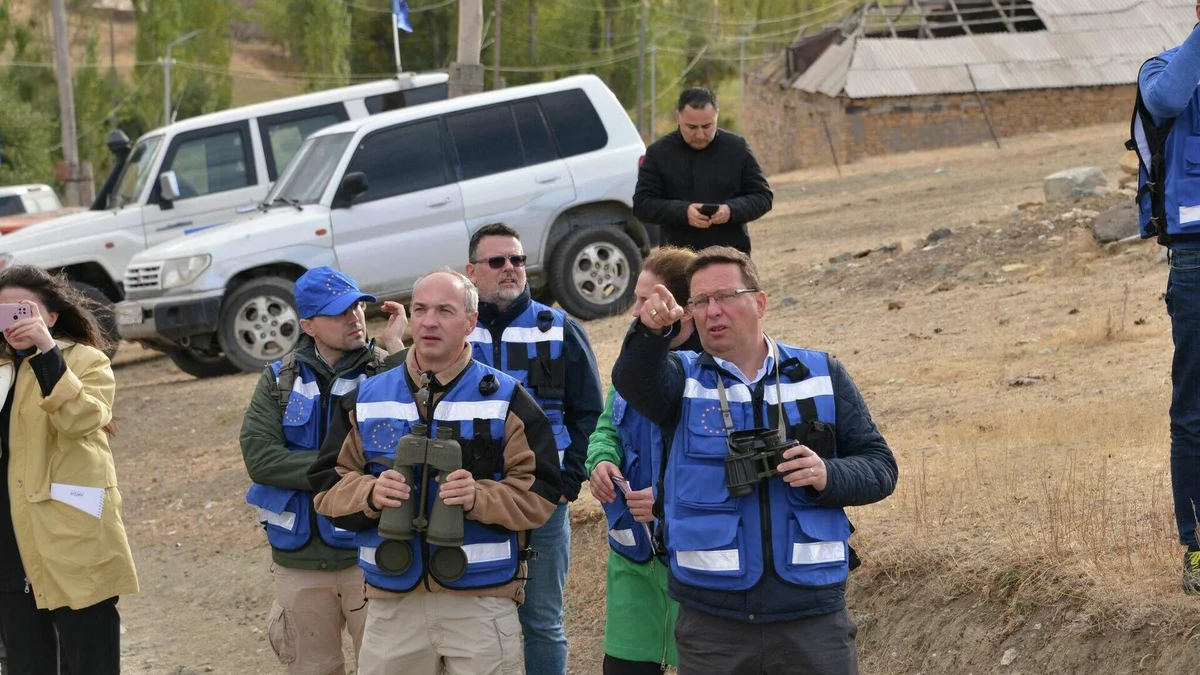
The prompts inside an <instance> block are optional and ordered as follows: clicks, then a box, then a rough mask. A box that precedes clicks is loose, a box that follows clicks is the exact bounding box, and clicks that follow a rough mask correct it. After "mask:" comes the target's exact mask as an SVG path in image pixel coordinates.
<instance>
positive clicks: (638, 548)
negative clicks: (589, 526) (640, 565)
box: [603, 500, 650, 562]
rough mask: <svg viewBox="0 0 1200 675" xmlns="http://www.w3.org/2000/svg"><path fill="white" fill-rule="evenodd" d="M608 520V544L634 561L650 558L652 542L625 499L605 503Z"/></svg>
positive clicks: (605, 513) (644, 560) (643, 560)
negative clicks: (648, 539)
mask: <svg viewBox="0 0 1200 675" xmlns="http://www.w3.org/2000/svg"><path fill="white" fill-rule="evenodd" d="M603 507H604V515H605V518H606V519H607V520H608V545H609V547H610V548H612V550H614V551H616V552H617V553H619V554H621V555H623V556H625V557H626V558H629V559H630V560H632V561H634V562H646V561H647V560H649V559H650V542H648V541H645V539H646V534H645V531H644V529H643V528H642V524H641V523H639V522H637V521H636V520H634V519H633V514H632V513H631V512H630V511H629V507H628V506H626V505H625V502H624V500H621V501H617V502H614V503H612V504H603Z"/></svg>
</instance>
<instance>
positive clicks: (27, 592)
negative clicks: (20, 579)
mask: <svg viewBox="0 0 1200 675" xmlns="http://www.w3.org/2000/svg"><path fill="white" fill-rule="evenodd" d="M25 594H26V595H28V594H29V577H25Z"/></svg>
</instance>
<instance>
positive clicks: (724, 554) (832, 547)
mask: <svg viewBox="0 0 1200 675" xmlns="http://www.w3.org/2000/svg"><path fill="white" fill-rule="evenodd" d="M778 349H779V354H778V357H777V359H776V369H775V373H768V374H767V375H765V376H764V377H763V378H762V380H760V381H759V383H758V384H757V385H755V387H754V388H753V389H752V388H751V387H748V386H746V385H745V384H742V383H741V381H740V380H738V379H737V378H734V377H732V376H730V375H727V374H724V373H723V372H722V371H720V370H719V369H718V368H717V366H716V363H715V361H713V359H712V357H711V356H708V355H704V354H700V355H698V354H695V353H692V352H687V353H679V359H680V362H681V363H682V365H683V368H684V371H685V373H686V378H687V379H686V385H685V389H684V397H683V401H682V407H681V410H680V421H679V424H678V426H677V428H676V431H675V435H674V439H673V442H672V445H671V451H670V455H669V457H668V459H667V468H666V475H665V483H664V488H663V489H664V513H665V516H666V534H665V539H666V545H667V549H668V551H669V553H670V557H671V563H670V564H671V575H672V577H673V578H674V579H675V581H677V582H679V583H682V584H685V585H687V586H692V587H696V588H700V589H712V590H716V591H745V590H748V589H750V588H751V587H753V586H755V585H756V584H758V583H759V581H760V580H761V579H762V578H763V576H764V575H774V576H775V577H777V578H779V579H781V580H783V581H784V582H786V584H789V585H792V586H800V587H807V588H814V587H822V586H832V585H836V584H840V583H842V582H844V581H845V580H846V575H847V574H848V572H849V543H848V540H849V538H850V521H849V520H848V519H847V518H846V514H845V513H844V512H843V511H842V509H840V508H826V507H821V506H817V505H815V504H813V503H812V501H810V499H809V498H808V495H807V494H806V492H805V490H806V489H805V488H792V487H790V486H788V485H787V483H785V482H784V481H783V479H782V478H779V477H772V478H770V479H767V480H766V481H759V482H758V483H757V484H756V487H755V489H754V491H753V492H751V493H750V494H749V495H746V496H743V497H739V498H734V497H732V496H731V495H730V493H729V490H728V489H727V488H726V486H725V471H724V462H725V458H726V456H728V454H729V449H728V446H727V445H726V438H727V434H726V431H725V426H724V423H723V419H722V415H721V410H720V401H719V395H718V389H717V378H718V377H720V378H723V379H722V381H723V383H724V385H725V390H726V395H727V398H728V400H729V406H730V412H731V414H732V418H733V426H734V429H735V430H744V429H751V428H754V427H770V428H777V427H778V424H777V419H778V417H777V412H776V410H777V408H776V405H775V404H776V403H777V402H778V400H779V398H780V397H779V396H778V395H777V394H776V391H777V390H776V377H778V378H780V379H779V391H780V392H781V394H782V400H783V413H784V415H785V417H786V420H785V427H786V429H787V436H788V438H789V439H796V438H797V437H802V436H805V435H806V434H809V433H811V431H810V430H811V429H812V428H824V429H826V430H827V431H828V432H829V434H832V433H833V432H832V430H831V428H832V425H835V424H836V421H837V420H836V419H835V417H836V415H835V410H836V406H835V402H834V397H833V385H832V381H831V379H830V377H829V361H828V358H827V356H826V355H825V354H824V353H822V352H815V351H808V350H804V349H799V348H796V347H790V346H787V345H782V344H780V345H778ZM814 422H815V426H814ZM822 423H823V424H822ZM825 425H829V426H825ZM829 438H830V439H831V440H830V443H829V447H826V448H823V449H822V450H819V451H818V453H819V454H821V453H825V454H827V455H829V456H833V455H834V454H835V453H836V450H835V449H834V448H833V447H832V445H833V444H832V435H830V436H829ZM806 444H808V445H809V446H810V447H812V445H813V443H812V442H811V441H806ZM813 449H814V450H817V448H813ZM764 516H766V518H765V519H764Z"/></svg>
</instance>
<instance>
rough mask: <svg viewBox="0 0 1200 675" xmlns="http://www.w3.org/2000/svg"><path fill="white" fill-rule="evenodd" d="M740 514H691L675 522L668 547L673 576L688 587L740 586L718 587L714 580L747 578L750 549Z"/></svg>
mask: <svg viewBox="0 0 1200 675" xmlns="http://www.w3.org/2000/svg"><path fill="white" fill-rule="evenodd" d="M741 524H742V518H741V516H740V515H738V514H737V513H704V514H691V515H688V516H686V517H683V518H677V519H675V520H673V521H671V524H670V530H669V534H668V546H669V548H670V549H671V553H672V556H671V560H672V567H673V572H674V573H675V575H676V576H677V577H678V578H679V580H680V581H683V582H684V583H688V584H692V585H696V586H701V587H709V588H711V587H714V586H719V587H722V588H734V587H735V586H736V582H733V581H724V582H719V583H718V584H714V580H713V579H712V578H711V577H727V578H730V579H735V578H740V577H743V576H745V574H746V545H745V541H744V539H745V538H744V537H743V536H742V534H741Z"/></svg>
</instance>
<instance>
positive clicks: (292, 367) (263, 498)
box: [241, 267, 405, 675]
mask: <svg viewBox="0 0 1200 675" xmlns="http://www.w3.org/2000/svg"><path fill="white" fill-rule="evenodd" d="M294 294H295V299H296V309H297V310H298V312H299V314H300V329H301V330H302V331H304V334H303V335H301V336H300V339H299V341H298V342H297V344H296V348H295V350H294V351H293V352H292V353H291V354H288V355H287V356H285V357H284V358H283V359H282V360H280V361H276V362H275V363H272V364H271V365H270V366H268V367H267V369H266V371H265V372H264V373H263V376H262V379H260V380H259V382H258V388H257V389H255V391H254V396H253V398H251V400H250V407H249V408H248V409H247V410H246V416H245V419H244V421H243V423H242V435H241V445H242V456H243V459H244V460H245V463H246V470H247V471H248V472H249V474H250V479H251V480H252V481H254V483H253V484H252V485H251V487H250V491H249V492H248V493H247V495H246V501H247V502H248V503H250V504H251V505H252V506H256V507H258V515H259V520H260V521H261V522H262V523H263V527H264V529H265V530H266V533H267V541H268V543H270V545H271V560H272V562H274V571H273V573H272V576H273V577H274V581H275V604H274V606H273V607H272V609H271V615H270V620H269V623H268V624H267V635H268V637H269V638H270V640H269V641H270V644H271V648H272V649H274V650H275V654H276V655H277V656H278V657H279V660H280V661H281V662H282V663H284V664H286V665H287V672H288V673H289V674H290V675H309V674H312V675H323V674H325V673H330V672H339V673H340V672H343V671H344V670H345V666H344V664H343V657H342V629H343V627H345V628H346V629H348V630H349V632H350V637H351V639H352V640H353V642H354V649H355V652H356V653H357V652H358V649H359V647H360V646H361V644H362V634H363V623H364V621H365V620H366V612H365V611H361V610H362V606H363V602H364V600H363V593H362V585H363V575H362V572H361V571H360V570H359V568H358V567H357V566H356V565H355V562H356V561H357V559H358V547H357V546H356V545H355V543H354V533H353V532H348V531H346V530H343V529H340V528H338V527H336V526H335V525H334V524H333V522H332V521H331V520H330V519H329V518H326V517H324V516H318V515H317V514H316V512H315V511H314V510H313V508H312V498H313V495H312V492H311V491H310V486H309V483H308V477H307V471H308V468H309V466H310V465H311V464H312V463H313V460H314V459H316V456H317V450H318V448H320V447H321V442H322V441H323V440H324V438H325V434H326V432H327V431H328V429H329V426H330V415H331V414H332V412H333V411H334V410H336V409H337V404H338V401H339V400H340V399H341V398H342V397H343V396H345V395H346V394H348V393H350V392H351V391H353V390H354V388H355V387H357V386H358V384H359V383H360V382H362V381H363V380H365V379H366V378H367V377H368V376H370V375H374V374H375V373H377V372H379V371H381V370H384V369H385V368H387V367H390V366H391V365H393V364H392V363H389V362H386V361H385V359H386V357H387V356H388V353H387V352H385V351H383V350H382V349H379V348H378V347H376V346H375V343H374V341H371V342H368V341H367V331H366V319H365V317H364V316H363V311H364V309H365V306H366V303H368V302H375V298H374V297H373V296H370V295H367V294H366V293H363V292H362V291H361V290H359V288H358V285H357V284H356V283H355V282H354V279H351V278H350V277H348V276H346V275H345V274H343V273H341V272H339V271H338V270H335V269H333V268H330V267H317V268H314V269H312V270H309V271H308V272H306V273H305V274H304V275H303V276H301V277H300V278H299V279H297V280H296V286H295V291H294ZM387 304H389V305H392V304H393V303H387ZM397 309H398V313H396V311H397ZM389 310H390V311H391V312H392V313H393V316H392V319H391V320H390V321H389V324H388V327H387V329H386V330H385V334H384V342H385V343H387V344H388V345H389V346H391V347H393V348H395V347H402V346H403V345H402V343H401V342H400V336H401V335H402V334H403V332H404V327H405V321H404V310H403V307H401V306H399V305H395V306H394V307H389ZM394 360H396V359H394ZM300 636H303V639H300Z"/></svg>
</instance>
